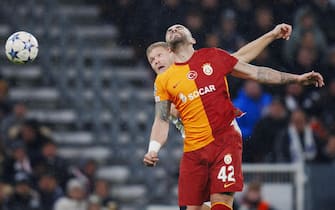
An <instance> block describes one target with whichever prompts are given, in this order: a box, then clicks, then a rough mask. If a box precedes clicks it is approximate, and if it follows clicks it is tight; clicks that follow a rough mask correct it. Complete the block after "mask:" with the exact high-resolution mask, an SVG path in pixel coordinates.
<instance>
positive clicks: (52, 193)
mask: <svg viewBox="0 0 335 210" xmlns="http://www.w3.org/2000/svg"><path fill="white" fill-rule="evenodd" d="M8 90H9V88H8V84H7V83H6V82H5V81H4V80H0V131H1V133H0V210H22V209H25V210H47V209H50V210H51V209H54V210H65V209H66V210H116V209H117V206H116V203H115V202H114V201H113V200H112V198H111V197H110V189H111V188H110V184H109V183H108V181H107V180H104V179H99V178H97V177H96V171H97V169H98V163H97V162H96V161H94V160H91V159H87V160H81V161H80V162H74V163H70V162H68V161H67V160H65V159H64V158H62V157H60V156H59V155H58V154H57V148H58V146H57V144H56V143H55V141H54V140H53V139H52V137H51V135H50V134H51V132H50V129H48V128H47V127H46V126H44V125H41V124H39V123H38V122H37V121H35V120H28V119H27V117H26V113H27V109H26V106H25V105H24V104H23V103H20V102H18V103H17V102H12V101H11V100H9V99H8Z"/></svg>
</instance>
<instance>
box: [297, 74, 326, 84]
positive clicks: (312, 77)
mask: <svg viewBox="0 0 335 210" xmlns="http://www.w3.org/2000/svg"><path fill="white" fill-rule="evenodd" d="M298 82H299V83H300V84H302V85H315V87H322V86H324V85H325V83H324V81H323V77H322V75H321V74H320V73H318V72H314V71H312V72H308V73H305V74H302V75H299V76H298Z"/></svg>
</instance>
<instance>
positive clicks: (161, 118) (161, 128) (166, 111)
mask: <svg viewBox="0 0 335 210" xmlns="http://www.w3.org/2000/svg"><path fill="white" fill-rule="evenodd" d="M170 107H171V102H170V101H159V102H156V105H155V120H154V123H153V125H152V130H151V135H150V142H149V149H148V152H147V153H146V154H145V155H144V159H143V162H144V164H145V165H146V166H155V165H156V163H157V161H158V151H159V150H160V148H161V146H162V145H164V144H165V142H166V140H167V137H168V133H169V116H170Z"/></svg>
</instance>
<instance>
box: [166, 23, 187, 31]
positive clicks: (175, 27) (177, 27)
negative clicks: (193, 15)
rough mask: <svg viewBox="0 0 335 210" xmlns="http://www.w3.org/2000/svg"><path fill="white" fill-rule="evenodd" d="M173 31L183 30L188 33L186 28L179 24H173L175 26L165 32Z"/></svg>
mask: <svg viewBox="0 0 335 210" xmlns="http://www.w3.org/2000/svg"><path fill="white" fill-rule="evenodd" d="M173 29H183V30H186V31H188V30H187V28H186V27H185V26H183V25H181V24H175V25H172V26H170V27H169V28H168V29H167V30H166V31H167V32H170V31H172V30H173Z"/></svg>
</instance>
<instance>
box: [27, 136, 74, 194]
mask: <svg viewBox="0 0 335 210" xmlns="http://www.w3.org/2000/svg"><path fill="white" fill-rule="evenodd" d="M41 150H42V152H41V155H40V156H39V157H38V158H37V159H36V160H35V161H34V164H33V168H34V173H35V175H36V176H41V175H43V174H45V173H52V174H53V175H54V176H55V178H56V180H57V182H58V183H59V184H60V186H61V187H62V189H65V185H66V182H67V180H68V179H69V177H70V174H69V168H68V167H69V166H68V163H67V161H66V160H65V159H64V158H62V157H60V156H59V155H58V154H57V145H56V144H55V142H53V141H46V142H44V144H43V146H42V148H41Z"/></svg>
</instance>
